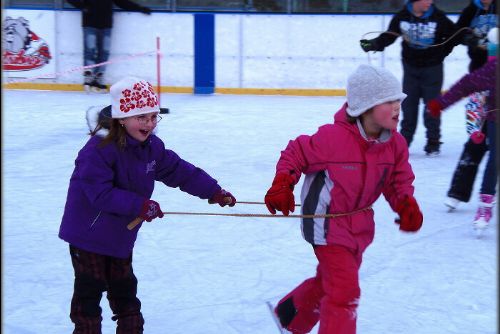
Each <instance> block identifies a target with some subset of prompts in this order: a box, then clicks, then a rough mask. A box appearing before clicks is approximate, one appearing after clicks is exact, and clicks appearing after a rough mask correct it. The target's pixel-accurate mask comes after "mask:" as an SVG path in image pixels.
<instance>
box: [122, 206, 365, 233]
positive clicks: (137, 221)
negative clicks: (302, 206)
mask: <svg viewBox="0 0 500 334" xmlns="http://www.w3.org/2000/svg"><path fill="white" fill-rule="evenodd" d="M238 203H241V202H238ZM247 203H257V204H260V202H247ZM371 208H372V206H371V205H370V206H367V207H366V208H362V209H359V210H355V211H351V212H345V213H330V214H328V213H327V214H318V215H288V216H285V215H279V216H278V215H272V214H260V213H214V212H182V211H181V212H171V211H164V212H163V214H164V215H183V216H223V217H253V218H309V219H311V218H312V219H314V218H335V217H342V216H349V215H354V214H356V213H359V212H362V211H366V210H369V209H371ZM142 221H143V220H142V218H140V217H137V218H136V219H134V220H133V221H131V222H130V223H129V224H128V225H127V228H128V229H129V230H133V229H134V227H136V226H137V225H139V224H140V223H141V222H142Z"/></svg>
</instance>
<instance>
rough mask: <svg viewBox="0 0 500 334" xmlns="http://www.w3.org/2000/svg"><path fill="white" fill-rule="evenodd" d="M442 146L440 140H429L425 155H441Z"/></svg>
mask: <svg viewBox="0 0 500 334" xmlns="http://www.w3.org/2000/svg"><path fill="white" fill-rule="evenodd" d="M441 144H442V143H441V142H440V141H439V139H427V144H426V145H425V147H424V151H425V154H426V155H428V156H435V155H439V153H440V151H439V148H440V146H441Z"/></svg>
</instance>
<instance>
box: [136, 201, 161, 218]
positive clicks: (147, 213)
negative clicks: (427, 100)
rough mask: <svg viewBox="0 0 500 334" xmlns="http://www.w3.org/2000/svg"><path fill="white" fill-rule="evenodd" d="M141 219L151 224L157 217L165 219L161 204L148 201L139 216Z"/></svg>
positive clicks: (143, 205)
mask: <svg viewBox="0 0 500 334" xmlns="http://www.w3.org/2000/svg"><path fill="white" fill-rule="evenodd" d="M139 217H141V218H142V219H144V220H145V221H147V222H150V221H152V220H153V219H155V218H157V217H159V218H163V211H161V208H160V204H158V203H157V202H155V201H153V200H150V199H147V200H145V201H144V203H143V204H142V210H141V213H140V214H139Z"/></svg>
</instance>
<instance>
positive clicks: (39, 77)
mask: <svg viewBox="0 0 500 334" xmlns="http://www.w3.org/2000/svg"><path fill="white" fill-rule="evenodd" d="M155 53H157V51H148V52H141V53H135V54H131V55H128V56H123V57H115V58H112V59H110V60H108V61H104V62H102V63H98V64H93V65H87V66H78V67H73V68H70V69H67V70H65V71H60V72H54V73H47V74H42V75H38V76H34V77H30V78H23V79H17V80H9V79H7V84H17V83H21V82H27V81H31V80H35V79H44V78H47V79H52V78H53V77H57V76H61V75H65V74H68V73H72V72H76V71H82V70H86V69H89V68H94V67H99V66H101V65H108V64H114V63H119V62H123V61H127V60H129V59H132V58H137V57H142V56H146V55H150V54H155Z"/></svg>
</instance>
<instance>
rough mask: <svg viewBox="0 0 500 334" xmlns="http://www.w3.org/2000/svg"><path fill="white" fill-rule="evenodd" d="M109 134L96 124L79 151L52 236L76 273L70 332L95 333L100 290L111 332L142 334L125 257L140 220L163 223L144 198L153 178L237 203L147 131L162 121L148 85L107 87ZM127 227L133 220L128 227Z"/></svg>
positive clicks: (130, 82) (130, 81)
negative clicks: (109, 316)
mask: <svg viewBox="0 0 500 334" xmlns="http://www.w3.org/2000/svg"><path fill="white" fill-rule="evenodd" d="M110 95H111V120H108V125H109V130H108V131H101V130H102V129H103V124H101V123H99V124H98V125H97V127H96V128H95V129H94V131H92V132H91V133H90V135H91V137H90V139H89V140H88V141H87V143H86V144H85V146H84V147H83V148H82V149H81V150H80V151H79V152H78V156H77V158H76V160H75V168H74V170H73V173H72V175H71V179H70V182H69V188H68V193H67V199H66V205H65V207H64V214H63V217H62V221H61V226H60V228H59V238H61V239H63V240H64V241H66V242H67V243H68V244H69V250H70V255H71V262H72V264H73V269H74V273H75V278H74V288H73V297H72V299H71V312H70V318H71V321H73V323H74V324H75V328H74V331H73V334H101V322H102V316H101V311H102V310H101V307H100V306H99V302H100V300H101V298H102V294H103V292H104V291H107V298H108V300H109V305H110V308H111V310H112V311H113V313H114V316H113V318H112V319H113V320H116V321H117V328H116V333H117V334H142V333H143V324H144V319H143V316H142V314H141V303H140V301H139V299H138V298H137V278H136V276H135V275H134V271H133V269H132V253H133V249H134V245H135V241H136V239H137V233H138V230H139V229H140V228H141V226H142V225H141V224H140V222H142V221H147V222H151V221H152V220H153V219H156V218H162V217H163V212H162V210H161V208H160V204H158V203H157V202H156V201H153V200H151V199H150V197H151V195H152V194H153V191H154V186H155V181H159V182H162V183H164V184H165V185H167V186H169V187H172V188H177V187H178V188H179V189H180V190H182V191H184V192H186V193H188V194H190V195H193V196H197V197H199V198H201V199H208V203H209V204H215V203H217V204H219V205H220V206H226V205H229V206H234V205H235V204H236V198H235V197H234V196H233V195H232V194H231V193H229V192H227V191H225V190H223V189H222V188H221V187H220V185H219V184H218V182H217V180H215V179H214V178H212V177H211V176H210V175H208V174H207V173H206V172H205V171H204V170H203V169H201V168H199V167H196V166H194V165H192V164H190V163H189V162H187V161H185V160H183V159H181V158H180V157H179V156H178V155H177V154H176V153H175V152H174V151H172V150H169V149H166V148H165V144H164V142H163V141H162V140H161V139H160V138H159V137H157V136H156V135H155V132H154V130H155V129H156V126H157V124H158V122H159V121H160V119H161V117H160V116H159V112H160V106H159V105H158V97H157V95H156V94H155V93H154V90H153V86H152V85H151V83H149V82H147V81H145V80H142V79H138V78H133V77H127V78H124V79H122V80H120V81H119V82H117V83H115V84H114V85H112V86H111V89H110ZM131 222H137V223H139V227H137V228H133V227H131V226H130V223H131Z"/></svg>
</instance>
